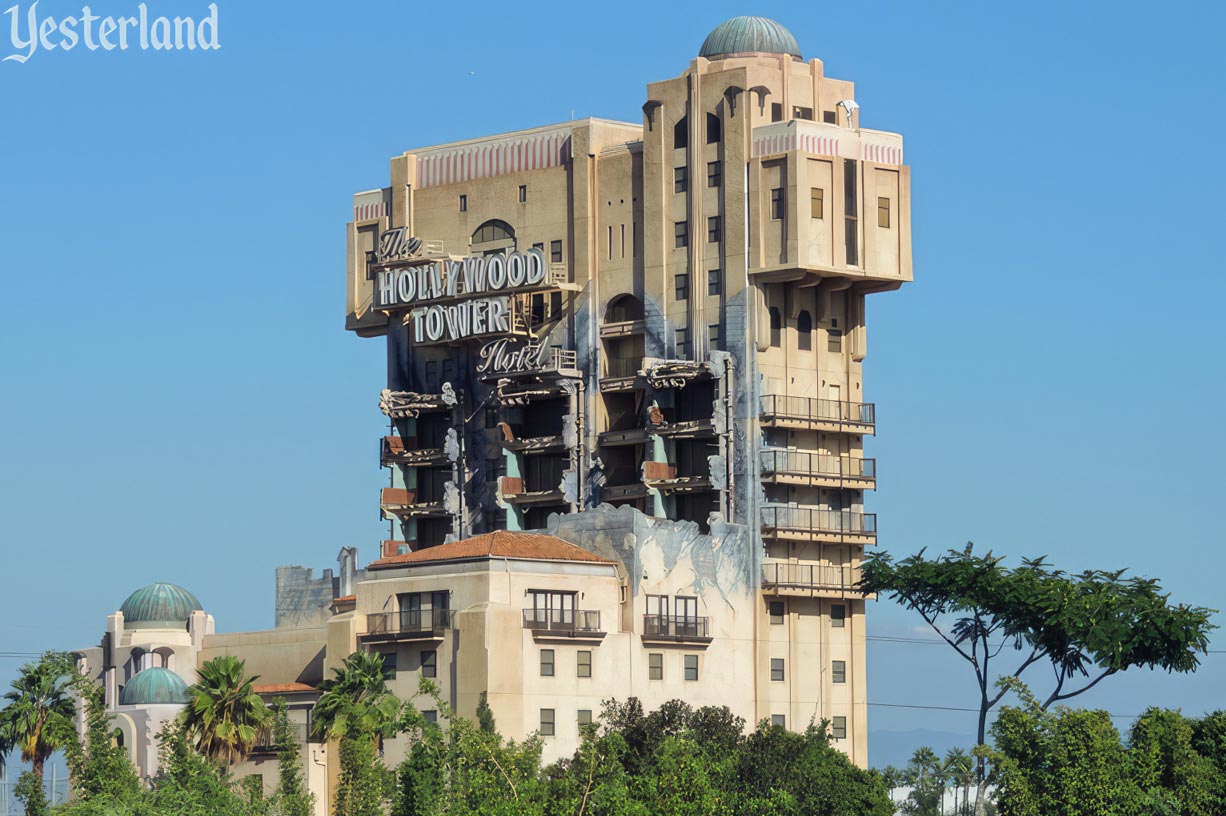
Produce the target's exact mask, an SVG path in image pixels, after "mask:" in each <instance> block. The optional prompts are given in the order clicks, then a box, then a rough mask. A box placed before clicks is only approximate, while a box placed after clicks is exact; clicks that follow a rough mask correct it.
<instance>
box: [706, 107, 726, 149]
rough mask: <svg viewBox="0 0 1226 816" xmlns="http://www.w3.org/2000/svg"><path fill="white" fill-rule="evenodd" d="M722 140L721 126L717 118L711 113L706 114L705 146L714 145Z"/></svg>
mask: <svg viewBox="0 0 1226 816" xmlns="http://www.w3.org/2000/svg"><path fill="white" fill-rule="evenodd" d="M722 138H724V132H723V126H722V125H721V124H720V121H719V117H718V116H716V115H715V114H713V113H708V114H707V144H715V143H716V142H718V141H719V140H720V139H722Z"/></svg>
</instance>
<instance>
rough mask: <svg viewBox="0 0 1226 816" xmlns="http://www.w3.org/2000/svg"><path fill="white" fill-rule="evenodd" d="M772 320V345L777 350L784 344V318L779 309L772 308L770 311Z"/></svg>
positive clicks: (776, 307)
mask: <svg viewBox="0 0 1226 816" xmlns="http://www.w3.org/2000/svg"><path fill="white" fill-rule="evenodd" d="M770 319H771V345H772V346H773V347H775V348H779V346H780V345H781V344H782V342H783V316H782V315H781V314H779V307H778V306H772V307H771V309H770Z"/></svg>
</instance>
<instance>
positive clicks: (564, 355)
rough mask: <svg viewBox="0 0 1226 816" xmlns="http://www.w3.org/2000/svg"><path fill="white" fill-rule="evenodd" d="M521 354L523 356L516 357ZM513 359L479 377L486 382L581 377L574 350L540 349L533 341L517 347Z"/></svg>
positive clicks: (576, 354) (577, 358) (493, 367)
mask: <svg viewBox="0 0 1226 816" xmlns="http://www.w3.org/2000/svg"><path fill="white" fill-rule="evenodd" d="M521 352H524V353H523V356H522V357H520V356H518V355H519V354H520V353H521ZM513 354H514V355H516V356H515V358H514V359H513V360H511V361H510V362H508V363H507V364H506V365H495V366H491V368H489V369H487V371H486V373H484V374H482V375H481V379H483V380H485V381H486V382H497V381H498V380H503V379H509V380H515V379H519V378H523V377H541V376H547V375H556V376H559V377H571V378H578V377H581V376H583V375H582V372H580V371H579V355H578V353H577V352H576V351H575V350H574V349H563V348H555V347H549V348H540V347H539V346H538V345H537V344H536V343H535V341H534V342H532V343H530V344H529V345H528V346H527V347H526V350H525V347H517V350H516V351H514V352H513Z"/></svg>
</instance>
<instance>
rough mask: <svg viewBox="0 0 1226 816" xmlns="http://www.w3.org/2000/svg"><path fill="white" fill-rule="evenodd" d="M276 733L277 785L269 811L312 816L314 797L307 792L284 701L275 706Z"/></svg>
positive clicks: (279, 700)
mask: <svg viewBox="0 0 1226 816" xmlns="http://www.w3.org/2000/svg"><path fill="white" fill-rule="evenodd" d="M273 733H274V739H275V741H276V746H277V772H278V773H277V776H278V781H277V790H276V792H274V793H273V795H272V801H271V802H270V803H269V804H270V807H269V810H270V812H271V813H273V814H276V816H311V814H312V813H313V812H314V810H315V796H314V794H312V793H310V792H309V791H308V790H307V787H306V782H305V781H304V779H303V771H302V748H301V746H300V745H299V744H298V740H297V738H296V737H295V735H294V730H293V728H291V727H290V721H289V707H288V706H287V705H286V703H285V700H284V699H282V698H277V700H276V702H275V703H274V704H273Z"/></svg>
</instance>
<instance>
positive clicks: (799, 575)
mask: <svg viewBox="0 0 1226 816" xmlns="http://www.w3.org/2000/svg"><path fill="white" fill-rule="evenodd" d="M859 582H860V570H858V569H854V568H852V567H834V566H829V565H824V564H791V563H779V562H767V563H765V564H763V565H762V584H763V586H774V587H800V588H802V589H833V590H852V589H855V587H856V584H858V583H859Z"/></svg>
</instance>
